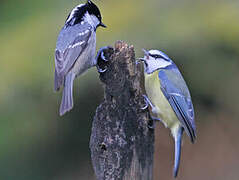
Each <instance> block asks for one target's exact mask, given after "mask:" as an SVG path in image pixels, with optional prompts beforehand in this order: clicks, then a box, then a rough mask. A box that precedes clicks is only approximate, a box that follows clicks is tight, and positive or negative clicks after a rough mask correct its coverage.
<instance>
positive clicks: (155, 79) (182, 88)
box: [140, 50, 196, 177]
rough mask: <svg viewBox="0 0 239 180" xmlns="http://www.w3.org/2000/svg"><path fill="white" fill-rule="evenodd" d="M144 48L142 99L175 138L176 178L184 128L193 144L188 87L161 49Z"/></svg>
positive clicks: (193, 128) (193, 122)
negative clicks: (143, 91) (144, 94)
mask: <svg viewBox="0 0 239 180" xmlns="http://www.w3.org/2000/svg"><path fill="white" fill-rule="evenodd" d="M143 51H144V53H145V54H144V58H140V60H141V61H143V62H144V69H145V89H146V93H147V96H144V98H145V101H146V102H147V104H149V105H150V106H151V107H152V114H153V115H154V117H153V116H152V117H153V118H152V119H158V120H160V121H161V122H162V123H163V124H164V125H165V127H168V128H169V129H170V130H171V134H172V136H173V138H174V141H175V159H174V170H173V175H174V177H177V174H178V169H179V164H180V156H181V142H182V134H183V131H184V130H185V131H186V133H187V135H188V136H189V137H190V139H191V141H192V143H194V141H195V138H196V126H195V121H194V109H193V104H192V99H191V96H190V93H189V90H188V87H187V85H186V83H185V81H184V79H183V77H182V75H181V73H180V71H179V70H178V68H177V66H176V65H175V63H174V62H173V61H172V60H171V59H170V58H169V57H168V56H167V55H166V54H165V53H163V52H162V51H159V50H150V51H146V50H143Z"/></svg>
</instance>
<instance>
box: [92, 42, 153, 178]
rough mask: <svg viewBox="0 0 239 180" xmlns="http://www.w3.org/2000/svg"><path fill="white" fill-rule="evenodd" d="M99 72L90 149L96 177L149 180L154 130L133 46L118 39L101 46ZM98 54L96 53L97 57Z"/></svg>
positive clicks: (141, 68)
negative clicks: (100, 92) (101, 90)
mask: <svg viewBox="0 0 239 180" xmlns="http://www.w3.org/2000/svg"><path fill="white" fill-rule="evenodd" d="M104 55H105V57H106V58H107V60H108V62H105V61H102V60H100V59H99V60H98V65H99V66H100V67H102V68H104V67H106V68H107V71H106V72H104V73H101V74H100V80H101V81H102V82H103V84H104V86H105V95H104V101H103V102H102V103H101V104H100V106H99V107H98V108H97V110H96V114H95V117H94V120H93V125H92V134H91V139H90V149H91V158H92V164H93V167H94V171H95V175H96V179H97V180H152V179H153V152H154V130H153V129H151V128H150V121H149V114H148V113H149V112H148V110H142V109H141V108H142V107H143V106H144V105H145V102H144V99H143V97H142V95H143V94H144V93H145V90H144V73H143V67H142V65H141V63H140V64H138V65H137V64H136V61H135V53H134V48H133V46H128V45H127V44H126V43H123V42H121V41H118V42H116V44H115V48H112V47H108V49H106V50H104ZM99 58H100V57H99Z"/></svg>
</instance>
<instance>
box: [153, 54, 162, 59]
mask: <svg viewBox="0 0 239 180" xmlns="http://www.w3.org/2000/svg"><path fill="white" fill-rule="evenodd" d="M150 56H151V57H153V58H155V59H157V58H163V57H162V56H160V55H158V54H150ZM163 59H164V58H163Z"/></svg>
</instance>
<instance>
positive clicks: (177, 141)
mask: <svg viewBox="0 0 239 180" xmlns="http://www.w3.org/2000/svg"><path fill="white" fill-rule="evenodd" d="M182 135H183V127H179V128H178V130H177V134H176V136H175V137H174V141H175V157H174V169H173V176H174V177H175V178H176V177H177V175H178V169H179V165H180V156H181V144H182Z"/></svg>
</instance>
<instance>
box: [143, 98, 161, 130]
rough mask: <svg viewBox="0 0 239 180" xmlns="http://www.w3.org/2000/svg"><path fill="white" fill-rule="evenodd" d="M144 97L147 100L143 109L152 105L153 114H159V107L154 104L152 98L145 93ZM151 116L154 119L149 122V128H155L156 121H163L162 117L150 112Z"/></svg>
mask: <svg viewBox="0 0 239 180" xmlns="http://www.w3.org/2000/svg"><path fill="white" fill-rule="evenodd" d="M143 97H144V101H145V106H144V107H142V108H141V109H142V110H145V109H147V108H148V107H149V106H150V107H151V108H152V112H153V114H158V112H159V109H158V108H157V107H156V106H154V105H153V103H152V102H151V101H150V99H149V98H148V97H147V96H146V95H145V94H144V95H143ZM149 118H150V119H151V120H152V121H151V122H149V125H148V126H149V128H151V129H154V128H155V121H160V122H162V121H161V119H160V118H157V117H155V116H152V115H151V114H149ZM151 124H152V125H151Z"/></svg>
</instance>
